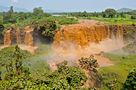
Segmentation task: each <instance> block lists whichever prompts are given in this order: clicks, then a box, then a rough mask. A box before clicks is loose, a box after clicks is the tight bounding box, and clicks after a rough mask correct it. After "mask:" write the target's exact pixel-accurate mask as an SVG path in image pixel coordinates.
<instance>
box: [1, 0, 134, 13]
mask: <svg viewBox="0 0 136 90" xmlns="http://www.w3.org/2000/svg"><path fill="white" fill-rule="evenodd" d="M134 2H135V0H101V1H100V0H95V1H89V0H84V1H83V0H68V1H64V0H40V1H38V0H0V6H4V7H10V6H13V7H16V8H22V9H26V10H27V11H29V12H32V10H33V8H35V7H42V8H43V10H44V11H45V12H46V11H47V12H83V11H87V12H101V11H104V10H105V9H106V8H114V9H116V10H118V9H121V8H129V9H134V10H135V9H136V3H134Z"/></svg>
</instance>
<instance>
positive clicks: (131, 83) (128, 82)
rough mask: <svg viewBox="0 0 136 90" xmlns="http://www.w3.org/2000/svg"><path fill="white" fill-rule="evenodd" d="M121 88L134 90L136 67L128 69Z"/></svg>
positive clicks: (135, 87) (135, 85)
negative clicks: (128, 71)
mask: <svg viewBox="0 0 136 90" xmlns="http://www.w3.org/2000/svg"><path fill="white" fill-rule="evenodd" d="M123 88H124V89H125V90H135V89H136V69H133V70H131V71H130V73H129V75H128V76H127V80H126V82H125V84H124V87H123Z"/></svg>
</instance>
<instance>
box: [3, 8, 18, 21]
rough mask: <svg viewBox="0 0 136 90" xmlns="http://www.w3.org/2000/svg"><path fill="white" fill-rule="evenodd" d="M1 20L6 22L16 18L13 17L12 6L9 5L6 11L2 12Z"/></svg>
mask: <svg viewBox="0 0 136 90" xmlns="http://www.w3.org/2000/svg"><path fill="white" fill-rule="evenodd" d="M3 22H4V23H7V22H10V23H15V22H16V19H15V18H14V10H13V6H11V7H10V9H9V11H8V12H3Z"/></svg>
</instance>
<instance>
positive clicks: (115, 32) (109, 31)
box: [54, 23, 124, 46]
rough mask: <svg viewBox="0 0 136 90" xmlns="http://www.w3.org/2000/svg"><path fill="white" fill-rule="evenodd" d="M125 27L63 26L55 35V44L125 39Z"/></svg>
mask: <svg viewBox="0 0 136 90" xmlns="http://www.w3.org/2000/svg"><path fill="white" fill-rule="evenodd" d="M123 36H124V29H123V26H119V25H111V26H108V25H103V24H101V25H97V24H95V25H91V24H88V25H84V24H82V23H81V24H74V25H68V26H63V27H62V28H61V29H60V30H59V31H57V33H56V35H55V37H54V45H60V44H61V43H69V42H71V43H74V44H77V45H80V46H86V45H89V44H90V43H99V42H101V41H103V40H105V39H120V40H123Z"/></svg>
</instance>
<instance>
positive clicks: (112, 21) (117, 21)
mask: <svg viewBox="0 0 136 90" xmlns="http://www.w3.org/2000/svg"><path fill="white" fill-rule="evenodd" d="M87 19H93V20H98V21H101V22H104V23H105V24H108V25H114V24H118V25H122V24H125V25H131V24H136V19H131V18H130V17H126V18H103V17H88V18H87Z"/></svg>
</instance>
